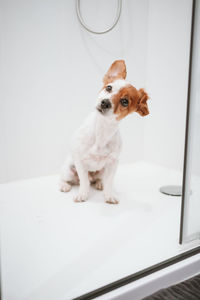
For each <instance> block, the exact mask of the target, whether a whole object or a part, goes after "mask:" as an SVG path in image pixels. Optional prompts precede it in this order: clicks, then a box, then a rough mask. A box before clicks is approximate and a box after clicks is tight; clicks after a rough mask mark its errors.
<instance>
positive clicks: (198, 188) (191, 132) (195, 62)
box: [180, 1, 200, 243]
mask: <svg viewBox="0 0 200 300" xmlns="http://www.w3.org/2000/svg"><path fill="white" fill-rule="evenodd" d="M193 5H194V7H193V24H192V34H191V59H190V78H189V90H188V109H187V126H186V143H185V166H184V175H183V198H182V214H181V230H180V243H183V242H188V241H191V240H194V239H199V238H200V1H194V4H193Z"/></svg>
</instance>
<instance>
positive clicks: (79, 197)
mask: <svg viewBox="0 0 200 300" xmlns="http://www.w3.org/2000/svg"><path fill="white" fill-rule="evenodd" d="M87 198H88V195H87V194H84V193H82V194H81V193H79V194H78V195H76V196H75V197H74V202H85V201H86V200H87Z"/></svg>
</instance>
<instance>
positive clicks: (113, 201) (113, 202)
mask: <svg viewBox="0 0 200 300" xmlns="http://www.w3.org/2000/svg"><path fill="white" fill-rule="evenodd" d="M106 203H109V204H118V203H119V201H118V200H117V199H116V198H114V197H108V198H106Z"/></svg>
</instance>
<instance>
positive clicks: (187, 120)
mask: <svg viewBox="0 0 200 300" xmlns="http://www.w3.org/2000/svg"><path fill="white" fill-rule="evenodd" d="M195 7H196V0H193V2H192V22H191V35H190V60H189V75H188V92H187V113H186V128H185V149H184V164H183V181H182V203H181V220H180V234H179V243H180V244H182V243H183V223H184V209H185V187H186V174H187V154H188V132H189V122H190V117H189V116H190V95H191V78H192V54H193V40H194V20H195Z"/></svg>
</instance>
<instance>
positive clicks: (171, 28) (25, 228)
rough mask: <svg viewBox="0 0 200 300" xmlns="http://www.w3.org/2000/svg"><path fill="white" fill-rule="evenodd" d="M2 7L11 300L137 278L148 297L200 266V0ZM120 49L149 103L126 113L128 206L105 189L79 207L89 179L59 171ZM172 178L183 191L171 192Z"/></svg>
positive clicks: (86, 294)
mask: <svg viewBox="0 0 200 300" xmlns="http://www.w3.org/2000/svg"><path fill="white" fill-rule="evenodd" d="M76 3H77V5H78V6H77V7H78V16H79V17H80V19H81V20H80V21H81V22H82V23H83V22H84V25H86V26H89V28H90V31H89V32H88V31H87V30H86V29H85V28H84V27H83V26H82V25H81V24H80V22H79V19H78V16H77V11H76V8H77V7H76ZM180 8H181V9H180ZM0 14H1V18H0V22H1V23H0V25H1V26H0V44H1V48H0V85H1V87H0V91H1V99H0V106H1V107H0V128H1V129H0V130H1V135H0V154H1V155H0V166H1V168H0V182H1V184H0V208H1V210H0V222H1V249H0V255H1V290H2V299H3V300H22V299H23V300H25V299H26V300H36V299H37V300H44V299H48V300H54V299H55V300H60V299H65V300H67V299H93V298H95V297H98V296H99V297H100V298H101V299H106V300H107V299H111V298H112V299H115V298H116V299H117V297H118V296H119V295H120V293H121V294H122V293H125V292H126V293H127V289H128V288H130V290H129V292H130V295H131V297H132V299H134V300H137V299H142V298H143V297H145V296H147V295H149V294H150V293H151V292H154V291H155V290H156V289H158V288H161V287H163V286H166V285H167V284H170V283H171V284H172V283H173V282H174V281H173V279H174V280H177V281H178V280H181V278H182V279H185V278H186V277H189V276H192V275H194V274H195V272H199V270H200V267H199V261H200V259H199V256H198V255H197V254H198V253H199V252H200V243H199V238H200V213H199V211H200V201H199V200H200V199H199V198H200V188H199V187H200V159H199V153H200V139H199V134H198V125H199V124H200V104H199V97H200V90H199V83H198V79H199V74H200V58H199V53H200V39H199V28H200V24H199V22H200V4H199V1H192V0H142V1H141V0H123V1H115V0H110V1H106V0H104V1H98V0H93V1H91V0H82V1H73V0H70V1H65V0H60V1H55V0H52V1H47V0H40V1H39V0H38V1H37V0H36V1H35V0H30V1H24V0H18V1H14V0H1V1H0ZM109 29H111V30H109ZM91 30H92V31H95V32H101V31H107V32H106V33H103V34H95V33H92V32H91ZM116 59H124V60H125V62H126V65H127V74H128V77H127V80H128V81H130V82H131V83H132V84H133V85H134V86H135V87H136V88H137V89H139V88H145V90H146V91H147V93H148V94H149V96H150V100H149V101H148V102H149V103H148V104H149V110H150V114H149V115H148V116H147V117H145V118H142V117H140V116H139V115H137V114H132V115H130V116H128V117H127V118H125V119H124V120H122V121H121V122H120V130H121V135H122V140H123V150H122V153H121V157H120V163H119V168H118V170H117V173H116V177H115V185H114V186H115V192H116V195H117V197H118V199H119V205H108V204H106V203H104V200H103V196H102V193H101V192H99V191H95V190H93V189H92V190H91V195H90V198H89V200H88V201H87V202H85V203H81V204H77V203H74V202H73V195H74V194H75V193H76V192H77V187H74V188H73V189H72V191H71V192H70V193H61V192H60V191H59V189H58V179H59V175H58V173H59V169H60V167H61V165H62V163H63V161H64V160H65V158H66V156H67V154H68V151H69V147H70V140H71V138H72V135H73V132H74V130H75V129H76V128H77V127H79V126H80V125H81V123H82V122H83V120H84V119H85V117H86V116H87V115H88V113H90V112H91V111H92V110H93V109H94V106H95V102H96V97H97V93H98V91H99V90H100V89H101V87H102V78H103V76H104V74H105V72H106V71H107V69H108V67H109V66H110V65H111V63H112V62H113V61H114V60H116ZM166 185H173V186H174V185H178V186H182V197H176V196H170V195H169V196H168V195H165V194H162V193H160V187H162V186H166ZM189 258H190V260H188V259H189ZM186 261H187V263H186ZM184 263H185V264H187V266H188V268H187V272H186V271H185V273H184V272H183V271H182V272H179V271H180V268H182V270H186V267H185V266H184V267H180V265H181V264H184ZM169 266H171V267H173V276H172V273H170V271H168V277H167V278H168V279H167V281H166V282H163V283H161V281H159V280H160V279H159V280H158V282H159V284H155V281H156V280H157V279H158V278H157V279H155V278H156V276H157V275H156V274H160V273H157V271H160V272H161V271H162V274H164V272H165V270H167V267H169ZM191 266H192V267H193V268H191ZM175 273H176V274H177V277H176V279H175V276H174V274H175ZM150 274H151V276H154V284H153V285H150V284H146V283H145V280H146V281H148V278H150V277H149V276H150ZM180 274H181V275H180ZM159 276H160V277H159ZM181 276H182V277H181ZM158 277H159V278H161V275H158ZM151 278H152V277H151ZM138 279H140V280H139V281H138ZM130 284H133V286H132V285H130ZM134 284H135V285H134ZM145 284H146V285H145ZM144 285H145V286H146V288H144ZM120 287H123V288H122V290H121V289H120ZM111 291H112V294H111ZM117 291H119V292H118V295H117ZM100 298H99V299H100Z"/></svg>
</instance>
